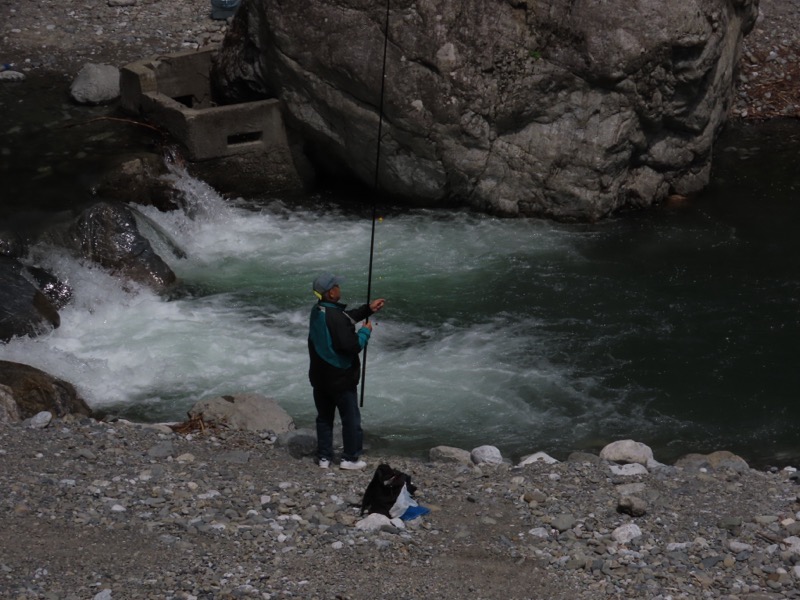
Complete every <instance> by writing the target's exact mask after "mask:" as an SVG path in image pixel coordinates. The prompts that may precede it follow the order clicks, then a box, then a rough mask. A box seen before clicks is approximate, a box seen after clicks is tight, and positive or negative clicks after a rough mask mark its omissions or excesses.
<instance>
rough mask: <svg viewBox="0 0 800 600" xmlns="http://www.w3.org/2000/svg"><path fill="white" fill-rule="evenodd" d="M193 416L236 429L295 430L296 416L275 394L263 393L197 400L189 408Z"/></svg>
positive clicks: (277, 431)
mask: <svg viewBox="0 0 800 600" xmlns="http://www.w3.org/2000/svg"><path fill="white" fill-rule="evenodd" d="M188 414H189V418H190V419H202V420H203V422H204V423H206V424H208V425H216V426H219V427H225V428H227V429H233V430H243V431H272V432H274V433H278V434H280V433H286V432H288V431H293V430H294V428H295V426H294V420H293V419H292V417H291V416H290V415H289V413H287V412H286V411H285V410H284V409H283V408H281V406H280V405H279V404H278V403H277V402H276V401H275V400H273V399H272V398H268V397H266V396H262V395H261V394H235V395H232V396H218V397H216V398H206V399H205V400H200V401H198V402H197V403H196V404H195V405H194V406H192V408H191V410H189V413H188Z"/></svg>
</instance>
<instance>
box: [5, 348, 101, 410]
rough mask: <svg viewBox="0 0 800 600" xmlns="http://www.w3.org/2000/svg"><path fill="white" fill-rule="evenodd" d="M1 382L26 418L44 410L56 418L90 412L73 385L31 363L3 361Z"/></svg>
mask: <svg viewBox="0 0 800 600" xmlns="http://www.w3.org/2000/svg"><path fill="white" fill-rule="evenodd" d="M0 385H4V386H6V387H7V389H8V390H10V392H11V395H12V397H13V398H14V400H15V402H16V404H17V407H18V409H19V416H20V417H21V418H23V419H26V418H28V417H32V416H33V415H35V414H36V413H38V412H41V411H45V410H46V411H50V412H51V413H53V414H54V415H55V416H57V417H63V416H64V415H66V414H68V413H72V414H80V415H90V414H91V409H90V408H89V406H88V405H87V404H86V402H85V401H84V400H83V399H82V398H80V397H79V396H78V393H77V392H76V391H75V388H74V387H73V385H72V384H70V383H67V382H66V381H63V380H61V379H58V378H57V377H53V376H52V375H48V374H47V373H45V372H44V371H40V370H39V369H36V368H34V367H31V366H29V365H23V364H20V363H14V362H8V361H5V360H0Z"/></svg>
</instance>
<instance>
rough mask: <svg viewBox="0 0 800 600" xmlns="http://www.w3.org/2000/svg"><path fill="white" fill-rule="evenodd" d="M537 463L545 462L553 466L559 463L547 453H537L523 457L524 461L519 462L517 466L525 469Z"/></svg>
mask: <svg viewBox="0 0 800 600" xmlns="http://www.w3.org/2000/svg"><path fill="white" fill-rule="evenodd" d="M537 462H543V463H546V464H548V465H553V464H555V463H557V462H558V461H557V460H556V459H555V458H553V457H552V456H550V455H549V454H547V453H546V452H536V453H534V454H529V455H528V456H525V457H523V458H522V460H521V461H519V465H517V466H519V467H524V466H525V465H532V464H533V463H537Z"/></svg>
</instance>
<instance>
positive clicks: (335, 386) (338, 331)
mask: <svg viewBox="0 0 800 600" xmlns="http://www.w3.org/2000/svg"><path fill="white" fill-rule="evenodd" d="M343 282H344V279H343V278H342V277H337V276H336V275H332V274H331V273H324V274H322V275H320V276H319V277H317V278H316V279H315V280H314V283H313V290H314V295H315V296H316V297H317V299H318V302H317V303H316V304H315V305H314V308H312V309H311V317H310V319H309V332H308V354H309V357H310V359H311V364H310V367H309V370H308V378H309V380H310V381H311V386H312V387H313V388H314V404H315V405H316V407H317V462H318V464H319V466H320V467H322V468H324V469H327V468H328V466H330V463H331V461H332V460H333V420H334V417H335V415H336V410H337V409H338V411H339V418H340V419H341V420H342V438H343V442H344V449H343V451H342V458H341V461H340V462H339V468H340V469H346V470H359V469H363V468H364V467H366V466H367V463H366V462H364V461H363V460H361V458H360V456H361V453H362V452H363V437H364V434H363V431H362V429H361V411H360V410H359V408H358V395H357V393H356V387H357V386H358V380H359V376H360V373H361V361H360V360H359V357H358V355H359V353H360V352H361V350H362V349H364V347H365V346H366V345H367V342H368V341H369V337H370V335H371V334H372V323H370V322H369V317H370V315H372V314H374V313H376V312H378V311H379V310H381V309H382V308H383V305H384V304H385V303H386V301H385V300H384V299H383V298H379V299H378V300H373V301H372V302H370V303H369V304H364V305H362V306H359V307H358V308H354V309H352V310H345V309H346V308H347V305H346V304H342V303H341V302H340V299H341V296H342V292H341V289H340V287H339V285H340V284H341V283H343ZM360 321H364V323H363V325H362V326H361V327H360V328H359V329H358V331H356V329H355V325H356V323H358V322H360Z"/></svg>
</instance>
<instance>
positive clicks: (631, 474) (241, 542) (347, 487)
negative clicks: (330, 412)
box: [0, 417, 800, 600]
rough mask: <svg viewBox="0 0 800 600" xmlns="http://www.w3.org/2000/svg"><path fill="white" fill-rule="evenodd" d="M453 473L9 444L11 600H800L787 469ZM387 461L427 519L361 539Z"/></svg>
mask: <svg viewBox="0 0 800 600" xmlns="http://www.w3.org/2000/svg"><path fill="white" fill-rule="evenodd" d="M633 446H635V447H637V448H645V449H646V447H643V446H642V445H640V444H634V445H633ZM604 452H605V450H604ZM472 454H473V456H475V454H476V453H475V452H473V453H472ZM448 455H449V454H448V453H442V452H439V453H434V454H432V456H433V458H435V459H436V462H434V461H433V459H432V460H427V461H424V460H417V459H411V458H404V457H381V456H368V457H367V458H368V460H369V467H368V468H367V469H366V470H365V471H360V472H348V471H340V470H339V469H335V468H331V469H320V468H319V467H317V466H316V465H315V464H314V462H313V461H312V460H311V459H310V458H303V459H297V458H293V457H292V456H291V455H290V454H289V453H288V452H287V450H286V448H285V447H282V446H281V445H280V444H279V443H275V438H274V436H270V435H266V434H263V433H262V434H259V433H252V432H242V431H224V430H223V431H220V430H216V431H210V430H209V431H205V432H195V433H189V434H178V433H175V432H173V431H172V429H170V428H168V427H165V426H153V425H140V424H133V423H127V422H123V421H118V422H115V423H106V422H99V421H95V420H93V419H88V418H84V417H81V418H76V417H67V418H66V419H64V420H55V421H53V422H51V423H50V425H49V426H47V427H45V428H35V426H34V423H32V422H31V421H30V420H29V421H26V422H24V423H22V424H13V425H8V424H6V425H0V460H2V464H3V469H2V471H1V472H0V489H2V490H3V494H2V495H0V527H2V530H3V535H2V536H0V556H1V557H2V558H0V595H1V596H2V597H4V598H16V599H19V600H22V599H32V598H59V599H76V600H77V599H85V598H96V599H106V598H112V597H113V598H182V599H189V598H207V599H211V598H264V599H271V598H287V597H297V598H337V599H350V600H356V599H362V598H363V599H367V598H441V599H456V598H465V597H469V598H487V599H489V598H548V599H559V598H563V599H565V600H566V599H573V600H574V599H587V600H588V599H598V598H648V599H663V600H666V599H667V598H726V599H729V600H734V599H749V600H764V599H768V598H800V586H798V580H800V512H799V511H800V498H799V497H798V492H800V487H798V485H797V476H796V472H795V470H794V469H791V468H787V469H784V470H782V471H777V470H776V471H774V472H759V471H755V470H752V469H750V468H748V467H747V465H746V463H745V462H744V461H743V460H742V459H741V458H738V457H736V456H734V455H731V454H729V453H725V452H721V453H715V454H713V455H708V456H699V455H692V456H688V457H686V458H684V459H682V460H681V461H679V462H678V463H677V464H676V465H674V466H667V465H662V464H659V463H658V462H656V461H654V460H652V459H647V460H646V459H644V458H640V457H637V456H636V455H635V454H633V455H628V456H627V458H626V456H624V455H620V456H612V455H608V456H606V458H601V456H597V455H591V454H586V453H576V454H573V455H572V456H570V457H569V459H568V460H566V461H564V462H555V461H552V460H551V459H549V457H547V456H546V455H544V456H541V457H540V460H531V462H530V464H522V463H521V464H519V465H511V464H509V463H508V462H506V461H503V462H501V463H499V464H490V463H481V464H476V463H475V462H474V460H475V459H474V458H473V459H472V460H469V459H468V460H466V461H465V460H459V459H458V456H459V455H463V456H462V458H463V457H464V456H467V457H468V456H469V455H470V453H468V452H466V451H462V452H458V451H453V452H452V458H450V459H449V460H447V459H446V456H448ZM490 455H491V453H490ZM611 458H614V459H616V460H609V459H611ZM380 461H385V462H388V463H389V464H391V465H392V466H393V467H395V468H397V469H400V470H402V471H404V472H406V473H407V474H409V475H410V476H411V477H412V481H413V482H414V483H415V485H417V486H418V490H417V493H416V497H417V500H418V501H419V502H420V504H421V505H423V506H426V507H428V508H430V509H431V512H430V513H429V514H427V515H425V516H423V517H421V518H418V519H415V520H412V521H409V522H406V523H405V524H404V526H402V527H395V526H394V525H390V524H385V525H383V526H382V527H380V528H379V529H377V530H374V531H367V530H363V529H361V527H362V526H363V525H362V524H360V518H361V516H360V515H359V509H358V506H359V504H360V502H361V496H362V494H363V492H364V490H365V488H366V486H367V484H368V483H369V481H370V479H371V477H372V474H373V471H374V468H375V467H376V466H377V464H378V463H379V462H380ZM631 461H633V462H631ZM635 461H638V462H635ZM523 462H525V461H523ZM643 462H647V464H648V466H644V465H643V464H642V463H643Z"/></svg>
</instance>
